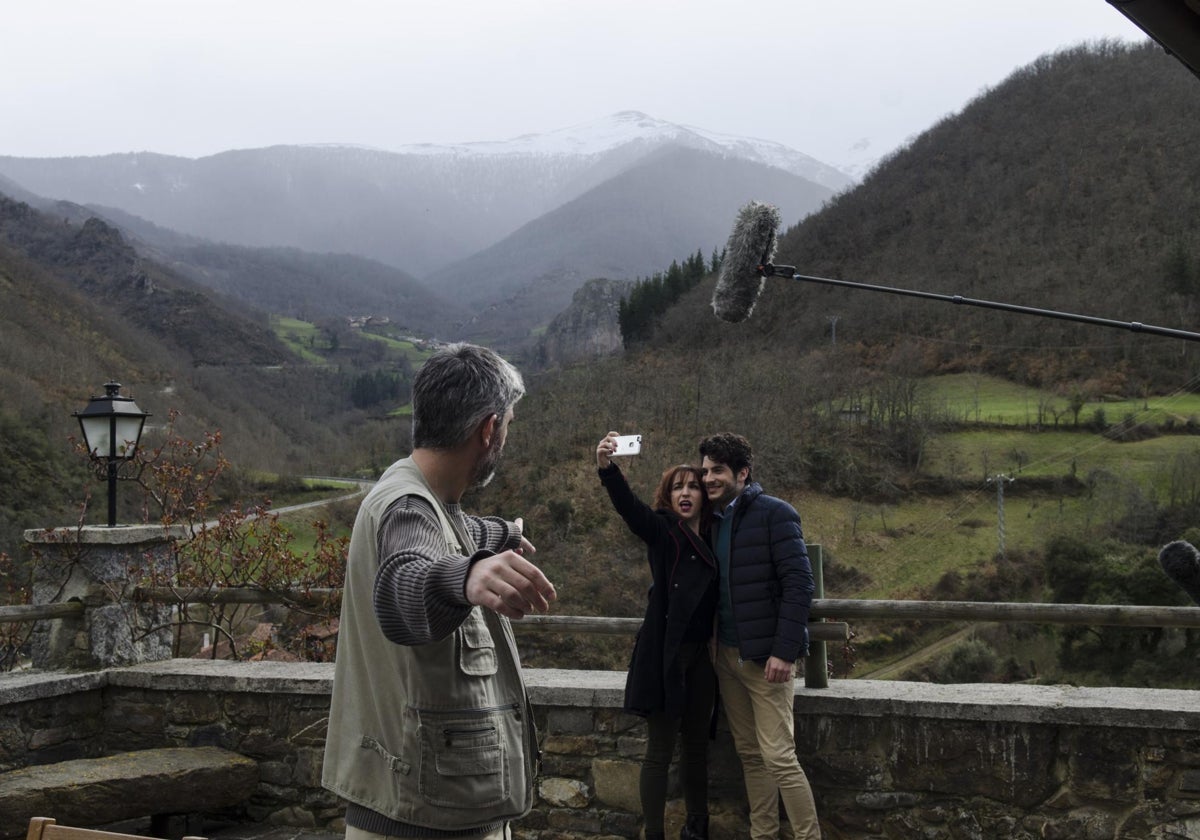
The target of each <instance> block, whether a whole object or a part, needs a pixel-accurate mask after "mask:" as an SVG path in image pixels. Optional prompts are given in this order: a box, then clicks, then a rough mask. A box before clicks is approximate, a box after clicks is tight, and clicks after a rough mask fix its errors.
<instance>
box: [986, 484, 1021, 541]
mask: <svg viewBox="0 0 1200 840" xmlns="http://www.w3.org/2000/svg"><path fill="white" fill-rule="evenodd" d="M1014 481H1016V479H1015V478H1013V477H1012V476H1007V475H1004V474H1003V473H996V474H995V475H994V476H992V477H991V478H989V479H988V480H987V483H988V484H992V483H995V485H996V530H997V535H998V536H999V540H1000V556H1001V557H1003V556H1004V485H1005V484H1011V483H1012V482H1014Z"/></svg>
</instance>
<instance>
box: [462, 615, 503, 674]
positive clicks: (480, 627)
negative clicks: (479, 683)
mask: <svg viewBox="0 0 1200 840" xmlns="http://www.w3.org/2000/svg"><path fill="white" fill-rule="evenodd" d="M454 632H455V633H456V634H457V635H458V663H459V667H460V668H461V669H462V672H463V673H464V674H470V675H471V676H476V677H486V676H491V675H492V674H494V673H496V670H497V669H498V667H499V662H498V660H497V658H496V643H495V641H493V639H492V633H491V631H490V630H488V626H487V623H486V622H485V621H484V620H483V616H481V615H480V614H479V607H475V608H474V609H472V610H471V612H470V614H469V615H468V616H467V619H466V621H464V622H463V623H462V624H460V625H459V627H458V629H457V630H455V631H454Z"/></svg>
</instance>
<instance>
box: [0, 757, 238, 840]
mask: <svg viewBox="0 0 1200 840" xmlns="http://www.w3.org/2000/svg"><path fill="white" fill-rule="evenodd" d="M258 776H259V771H258V763H257V762H256V761H254V760H253V759H250V758H246V757H245V756H241V755H238V754H237V753H233V752H230V751H228V750H223V749H220V748H218V747H176V748H165V749H152V750H137V751H134V752H127V753H120V754H118V755H113V756H107V757H104V758H85V759H77V760H74V761H60V762H57V763H55V764H45V765H38V766H35V767H25V768H22V769H19V770H12V771H10V772H8V773H4V774H0V811H3V813H4V816H5V817H6V818H8V820H9V823H8V824H6V825H4V826H0V837H11V836H14V835H15V834H16V831H22V829H23V824H24V823H28V822H29V820H30V819H31V818H32V817H36V816H45V815H46V814H53V815H54V817H55V819H57V820H58V821H59V822H60V823H62V824H64V825H80V826H95V825H105V824H108V823H115V822H120V821H121V820H127V819H135V818H139V817H148V816H157V815H166V814H189V813H202V812H209V811H215V810H219V809H221V808H224V807H228V806H231V805H237V804H239V803H241V802H244V801H245V800H246V799H248V798H249V797H250V796H251V795H252V794H253V793H254V790H255V788H256V787H257V785H258ZM14 829H15V831H14Z"/></svg>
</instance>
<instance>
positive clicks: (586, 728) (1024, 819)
mask: <svg viewBox="0 0 1200 840" xmlns="http://www.w3.org/2000/svg"><path fill="white" fill-rule="evenodd" d="M527 676H528V682H529V687H530V695H531V697H532V700H533V702H534V705H535V708H536V712H537V717H538V724H539V726H540V729H541V735H542V741H543V753H544V755H543V771H542V775H541V777H540V779H539V781H538V801H537V807H536V809H535V811H534V812H533V813H532V814H531V815H530V816H529V817H527V818H526V819H524V820H522V821H521V822H520V823H519V824H518V825H517V826H515V828H516V831H515V836H516V837H517V838H523V840H572V839H573V838H606V839H607V840H616V838H631V837H637V836H638V831H639V829H640V820H639V817H638V798H637V777H638V768H639V762H640V757H641V754H642V749H643V737H644V727H643V725H642V723H641V721H640V720H638V719H636V718H633V717H630V716H628V715H625V714H623V713H622V712H621V711H620V703H621V692H622V687H623V684H624V674H622V673H615V672H580V671H552V670H532V671H529V672H528V673H527ZM331 677H332V666H330V665H321V664H311V663H309V664H286V663H269V662H264V663H234V662H199V661H195V660H167V661H163V662H156V663H149V664H144V665H137V666H132V667H128V668H114V669H108V670H104V671H99V672H92V673H86V674H63V673H39V674H5V675H0V770H8V769H14V768H16V767H21V766H25V765H28V764H40V763H48V762H51V761H58V760H63V759H68V758H78V757H89V756H95V755H101V754H105V753H111V752H120V751H124V750H131V749H138V748H146V747H158V746H179V745H202V744H214V745H219V746H222V747H226V748H228V749H231V750H235V751H237V752H239V753H242V754H244V755H247V756H250V757H252V758H254V759H255V760H256V761H258V762H259V768H260V781H259V784H258V788H257V790H256V791H255V794H254V796H253V797H252V799H251V802H250V805H249V806H248V810H247V811H246V812H245V814H244V815H243V816H244V817H245V818H246V819H248V820H255V821H265V822H274V823H277V824H280V825H291V826H305V827H307V826H323V827H329V828H332V829H335V830H336V829H338V828H340V827H341V823H340V819H341V814H342V810H341V806H340V805H339V803H338V802H337V801H336V800H334V799H333V798H332V797H331V796H330V795H329V794H328V793H326V792H325V791H324V790H322V789H321V787H320V764H321V749H322V744H323V742H324V736H325V726H326V715H327V714H328V702H329V691H330V680H331ZM796 713H797V742H798V745H799V752H800V756H801V760H802V763H803V764H804V766H805V769H806V770H807V771H808V773H809V777H810V779H811V781H812V784H813V788H814V792H815V795H816V799H817V804H818V808H819V810H820V812H821V816H822V823H823V828H824V833H825V837H826V840H838V838H852V839H853V840H860V839H861V840H866V838H872V839H874V838H917V837H919V838H928V840H964V839H965V838H980V840H983V839H984V838H1017V839H1018V840H1024V839H1025V838H1028V840H1033V838H1063V839H1064V840H1065V838H1154V837H1162V838H1167V837H1169V838H1200V692H1189V691H1156V690H1149V689H1084V688H1070V687H1061V686H1000V685H963V686H936V685H928V684H923V683H901V682H878V681H867V680H837V681H833V682H832V683H831V684H830V686H829V688H827V689H806V688H803V687H802V686H799V685H798V688H797V694H796ZM711 766H712V774H711V790H712V796H713V837H714V839H715V840H720V839H721V838H735V837H736V838H744V837H746V836H747V828H746V819H745V808H746V806H745V799H744V796H743V794H742V790H741V783H740V771H739V767H738V763H737V759H736V757H735V755H734V753H733V750H732V746H731V744H730V742H729V737H728V732H727V731H726V730H725V729H724V727H723V726H722V727H719V729H718V735H717V740H716V741H715V743H714V745H713V754H712V759H711ZM2 783H3V782H2V779H0V784H2ZM670 809H671V811H670V815H669V825H668V827H669V828H670V829H671V834H670V835H669V836H674V835H676V834H677V832H678V828H677V826H678V824H679V821H680V817H681V810H682V803H681V802H679V801H678V800H673V801H672V802H671V805H670Z"/></svg>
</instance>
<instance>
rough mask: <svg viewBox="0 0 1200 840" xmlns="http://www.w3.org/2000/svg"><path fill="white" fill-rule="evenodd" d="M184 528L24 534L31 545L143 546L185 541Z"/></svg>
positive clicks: (48, 530) (33, 531)
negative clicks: (167, 541)
mask: <svg viewBox="0 0 1200 840" xmlns="http://www.w3.org/2000/svg"><path fill="white" fill-rule="evenodd" d="M187 533H188V529H186V528H185V527H184V526H182V525H172V526H170V527H163V526H162V525H116V526H114V527H112V528H108V527H105V526H102V525H84V526H83V527H78V526H67V527H63V528H31V529H29V530H27V531H25V533H24V538H25V542H27V543H29V544H31V545H76V544H77V545H144V544H146V543H161V542H165V541H166V540H168V539H175V538H178V537H184V536H186V535H187Z"/></svg>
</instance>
